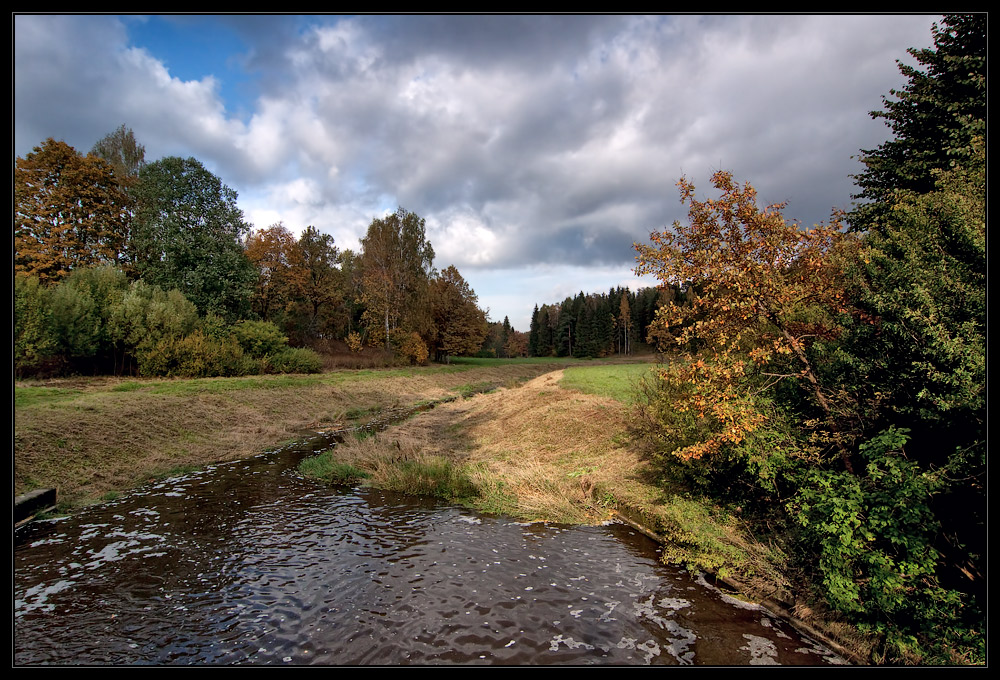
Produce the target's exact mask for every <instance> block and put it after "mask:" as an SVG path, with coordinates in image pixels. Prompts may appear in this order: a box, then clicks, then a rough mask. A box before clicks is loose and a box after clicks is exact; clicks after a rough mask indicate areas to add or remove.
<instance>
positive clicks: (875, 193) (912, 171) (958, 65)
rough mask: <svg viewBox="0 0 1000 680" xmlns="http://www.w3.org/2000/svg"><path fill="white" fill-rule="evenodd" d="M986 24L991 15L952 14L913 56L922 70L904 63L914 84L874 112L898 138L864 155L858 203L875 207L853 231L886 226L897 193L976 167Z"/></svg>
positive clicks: (927, 187)
mask: <svg viewBox="0 0 1000 680" xmlns="http://www.w3.org/2000/svg"><path fill="white" fill-rule="evenodd" d="M986 23H987V15H986V14H950V15H946V16H945V18H944V21H943V26H942V27H939V26H938V25H937V24H935V25H934V27H933V28H932V29H931V32H932V34H933V36H934V48H933V49H920V50H918V49H914V48H911V49H910V50H909V53H910V54H911V55H912V56H913V57H914V58H915V59H916V60H917V63H918V64H919V66H920V67H922V70H921V68H920V67H918V68H914V67H912V66H907V65H905V64H903V63H899V70H900V72H901V73H902V74H903V75H904V76H906V78H907V80H908V82H907V83H906V85H905V86H904V87H903V89H902V90H892V91H891V94H892V96H893V97H895V99H889V98H886V97H883V98H882V100H883V103H884V105H885V110H882V111H873V112H872V113H871V115H872V117H873V118H882V119H885V121H886V125H888V126H889V128H890V129H891V130H892V139H890V140H889V141H887V142H885V143H883V144H881V145H880V146H879V147H878V148H876V149H871V150H864V151H862V156H861V160H862V162H863V163H864V164H865V170H864V171H863V172H862V173H861V174H859V175H856V176H855V178H854V179H855V181H856V183H857V186H858V188H860V189H861V191H860V193H858V194H857V195H855V198H857V199H862V200H865V201H868V203H865V204H862V205H861V206H860V207H858V208H857V209H856V210H855V211H854V213H852V215H851V216H850V223H851V228H852V229H853V230H855V231H867V230H869V229H877V228H879V225H880V224H882V223H884V219H883V218H884V217H885V214H886V209H887V207H888V206H891V205H892V204H893V201H892V194H893V192H895V191H897V190H906V191H913V192H916V193H918V194H922V193H927V192H930V191H933V190H934V189H935V184H936V181H937V180H936V179H935V176H934V173H935V171H938V170H948V169H951V168H954V167H963V166H966V165H968V164H969V162H970V160H971V159H972V155H973V151H972V149H973V143H972V142H973V139H975V138H980V139H985V136H986Z"/></svg>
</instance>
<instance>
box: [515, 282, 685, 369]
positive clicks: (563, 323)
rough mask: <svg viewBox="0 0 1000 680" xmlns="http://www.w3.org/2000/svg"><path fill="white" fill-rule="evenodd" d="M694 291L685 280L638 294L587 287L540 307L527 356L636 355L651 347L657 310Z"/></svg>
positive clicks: (529, 338) (625, 289) (617, 289)
mask: <svg viewBox="0 0 1000 680" xmlns="http://www.w3.org/2000/svg"><path fill="white" fill-rule="evenodd" d="M688 294H689V289H688V287H685V286H682V285H679V284H672V285H667V286H664V287H663V288H662V289H657V288H641V289H639V290H638V291H637V292H635V293H633V292H632V291H631V290H629V289H628V288H621V287H618V288H612V289H611V290H610V291H608V293H606V294H605V293H590V294H587V295H585V294H584V293H583V292H582V291H581V292H580V293H579V294H577V295H576V297H568V298H566V299H565V300H563V301H562V302H561V303H558V304H554V305H548V304H543V305H542V306H541V307H539V306H538V305H535V309H534V311H533V312H532V314H531V326H530V329H529V331H528V338H527V348H526V349H527V354H528V356H533V357H548V356H557V357H570V356H571V357H577V358H596V357H606V356H611V355H615V354H623V355H624V354H632V353H634V351H635V350H636V348H638V347H641V346H645V341H646V337H647V335H648V330H649V326H650V324H651V323H652V321H653V319H654V318H655V315H656V309H657V308H658V307H659V306H660V305H661V304H664V303H665V302H667V301H670V300H676V301H678V302H680V303H683V302H684V301H685V300H686V299H687V297H688Z"/></svg>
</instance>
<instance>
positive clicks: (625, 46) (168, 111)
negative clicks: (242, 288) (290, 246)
mask: <svg viewBox="0 0 1000 680" xmlns="http://www.w3.org/2000/svg"><path fill="white" fill-rule="evenodd" d="M138 20H142V19H138ZM170 20H171V21H175V22H179V23H178V25H179V26H180V25H186V24H185V23H184V22H187V24H191V25H193V26H196V27H199V28H197V30H199V31H202V32H203V31H204V30H205V27H204V24H209V23H210V24H211V26H216V27H223V28H224V30H225V31H227V32H229V33H231V34H232V35H235V36H238V40H236V41H233V42H234V44H238V46H239V47H238V49H236V50H235V51H234V53H233V55H232V57H231V59H232V60H233V62H227V63H237V64H238V65H239V69H240V75H241V76H245V75H247V74H250V75H252V76H253V80H252V82H248V83H247V86H248V88H249V89H248V90H246V91H251V90H252V91H253V92H255V95H254V96H255V98H254V99H253V100H250V101H242V102H239V103H235V104H234V103H233V102H232V101H229V100H227V99H225V97H226V96H227V93H228V92H229V91H230V90H231V88H228V87H227V86H228V85H229V83H226V82H223V81H220V80H219V78H222V77H224V76H220V75H219V74H218V73H214V72H209V71H206V72H205V74H204V75H203V76H201V77H197V78H188V79H182V78H178V77H176V74H173V73H171V72H170V71H169V70H168V69H167V68H165V67H164V64H163V63H161V62H160V61H158V60H157V59H156V58H154V57H153V56H152V55H151V53H149V52H147V51H145V50H143V49H142V45H136V44H133V43H132V42H131V39H130V34H129V31H128V27H129V26H130V25H131V24H130V23H129V22H133V21H137V19H134V18H129V19H127V20H118V19H116V18H113V17H99V16H95V17H88V16H71V17H58V16H30V17H20V16H19V17H16V18H15V36H14V37H15V50H14V53H15V103H14V109H15V126H14V128H15V152H16V153H17V154H24V153H26V152H28V151H30V148H31V146H33V145H36V144H39V143H41V142H42V141H43V140H44V139H45V137H47V136H55V137H57V138H64V139H66V141H67V142H69V143H70V144H73V145H74V146H76V147H77V148H78V149H82V150H86V149H89V148H90V146H91V145H92V144H93V143H94V141H96V140H97V139H98V138H99V137H100V136H102V135H103V134H105V133H106V132H108V131H110V130H112V129H114V128H115V127H117V125H119V124H121V123H122V122H124V123H126V124H128V125H129V126H131V127H132V128H133V129H134V130H135V132H136V134H137V135H138V137H139V138H140V140H141V141H142V142H143V143H145V144H146V147H147V155H148V156H150V157H153V158H155V157H159V156H162V155H167V154H176V155H183V156H188V155H193V156H195V157H196V158H198V159H199V160H202V161H203V162H205V164H206V165H207V166H209V167H210V169H212V170H213V171H214V172H216V173H217V174H219V175H220V177H222V179H223V180H224V181H225V182H226V183H227V184H230V185H231V186H233V187H234V188H236V189H237V190H238V191H239V192H240V204H241V206H242V207H244V209H245V210H246V211H247V212H248V216H250V217H251V219H252V221H254V222H256V223H258V224H260V225H266V224H270V223H272V222H276V221H278V220H283V221H284V222H285V223H286V224H287V225H288V226H290V227H291V228H293V229H301V228H304V227H305V226H306V225H307V224H314V225H317V226H319V227H320V228H322V229H324V230H326V231H329V232H330V233H333V234H334V235H335V237H336V238H337V242H338V244H340V245H342V246H345V247H356V244H357V238H358V237H359V236H360V235H361V234H362V233H363V231H364V229H365V228H366V226H367V224H368V223H369V222H370V220H371V218H372V217H374V216H376V215H379V214H381V213H382V212H383V211H385V210H391V209H394V208H395V207H396V205H403V206H405V207H406V208H408V209H410V210H414V211H416V212H418V214H420V215H422V216H424V217H426V218H427V221H428V230H429V232H430V235H431V236H432V242H433V243H434V248H435V251H436V252H437V253H438V256H439V258H440V259H441V260H442V262H443V263H444V265H445V266H446V265H447V264H455V265H457V266H458V267H459V269H460V270H461V271H463V273H465V272H466V271H467V270H470V271H472V270H475V272H476V273H477V275H479V276H484V275H485V274H486V273H487V272H488V271H490V270H491V269H492V268H496V267H505V268H508V269H510V270H514V269H516V268H518V267H525V266H531V265H534V266H535V270H536V271H537V270H538V269H544V268H546V267H547V268H550V269H552V270H553V271H562V269H561V268H567V267H572V268H573V270H572V271H573V272H576V273H574V274H573V276H577V275H578V272H580V271H584V269H583V268H584V267H587V266H593V267H595V268H596V269H600V270H601V272H602V275H603V276H605V277H608V276H611V274H610V273H609V272H610V269H609V268H614V267H618V268H619V270H620V271H621V272H622V276H623V277H625V276H627V275H628V271H629V269H630V268H631V266H632V265H633V258H634V251H633V249H632V242H633V241H634V240H639V241H645V240H646V239H647V238H648V236H649V232H650V231H651V230H653V229H660V228H663V227H666V226H668V225H669V224H670V223H671V222H672V221H673V220H675V219H684V218H685V209H684V207H683V206H682V205H681V204H680V202H679V200H678V194H677V190H676V187H675V183H676V181H677V180H678V179H679V178H680V177H681V176H682V175H686V176H687V177H688V178H689V179H691V180H692V181H693V182H694V183H695V185H696V186H697V187H698V193H699V195H701V196H705V195H708V194H709V193H710V191H709V190H710V186H709V179H708V178H709V177H710V175H711V173H712V172H713V171H715V170H721V169H728V170H731V171H732V172H733V173H734V176H735V177H736V178H737V179H738V180H740V181H747V180H749V181H751V182H752V183H753V185H754V186H755V187H756V188H757V189H758V191H759V196H760V199H761V202H762V203H771V202H782V201H787V202H788V204H789V205H788V208H787V210H786V216H788V217H789V218H793V219H799V220H801V221H803V222H804V223H806V224H807V225H808V224H811V223H813V222H819V221H823V220H826V219H827V218H828V217H829V215H830V211H831V209H832V208H834V207H849V204H850V195H851V193H852V192H853V187H852V184H851V179H850V175H851V173H856V172H858V171H859V170H860V165H859V164H858V162H857V161H856V160H852V159H851V156H852V155H855V154H857V153H858V150H859V149H864V148H873V147H875V146H877V145H878V144H879V143H880V142H881V141H882V140H884V139H885V138H886V137H887V135H888V130H887V129H886V128H885V127H884V126H883V125H882V124H881V123H880V122H878V121H872V120H871V119H870V118H869V116H868V112H869V110H871V109H875V108H879V107H880V105H881V96H882V95H884V94H887V93H888V92H889V90H890V89H891V88H892V87H898V86H899V85H900V84H901V82H902V77H901V76H900V75H899V74H898V71H897V69H896V65H895V61H894V60H895V59H897V58H902V59H904V60H905V59H906V57H907V55H906V52H905V50H906V48H907V47H910V46H918V47H919V46H924V45H927V44H929V43H930V40H931V38H930V31H929V28H930V24H931V21H933V17H919V16H918V17H914V16H905V15H899V16H876V15H871V16H846V15H837V16H813V15H807V16H708V17H698V16H678V17H673V16H655V17H641V16H611V17H603V16H525V17H518V16H499V17H489V16H401V17H386V16H360V17H358V16H349V17H334V16H323V17H285V16H275V17H272V16H252V15H251V16H224V17H219V18H208V17H177V18H171V19H170ZM199 22H201V23H199ZM206 68H207V67H206ZM566 271H569V270H568V269H566ZM484 280H485V279H484ZM566 285H567V286H570V284H568V283H567V284H566ZM570 287H572V288H581V287H582V288H585V289H586V288H587V284H586V282H585V281H581V282H580V283H579V284H576V283H574V284H573V285H572V286H570ZM480 294H481V296H482V297H483V298H484V300H485V302H486V304H489V298H488V293H486V292H484V291H480ZM537 299H538V300H539V301H542V302H545V301H552V300H551V299H549V298H548V297H547V296H546V294H545V293H539V294H538V295H537ZM512 318H513V317H512Z"/></svg>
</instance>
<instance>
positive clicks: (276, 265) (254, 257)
mask: <svg viewBox="0 0 1000 680" xmlns="http://www.w3.org/2000/svg"><path fill="white" fill-rule="evenodd" d="M245 251H246V256H247V259H248V260H250V261H251V262H252V263H253V264H254V267H256V269H257V285H256V286H255V289H254V297H253V309H254V311H255V312H257V313H258V314H259V315H260V317H261V318H262V319H264V320H265V321H273V320H274V319H275V317H276V315H277V314H279V313H280V312H282V311H284V310H285V309H286V308H287V306H288V305H289V304H291V302H292V300H294V299H295V297H296V296H297V295H298V294H299V291H300V289H301V288H302V287H303V286H304V285H305V283H306V272H305V270H304V266H303V257H302V251H301V249H300V248H299V244H298V241H297V240H296V239H295V236H294V235H293V234H292V232H290V231H289V230H288V229H287V228H286V227H285V226H284V225H283V224H282V223H281V222H278V223H277V224H272V225H271V226H269V227H268V228H266V229H259V230H257V231H255V232H253V233H252V234H250V236H249V237H248V238H247V242H246V245H245Z"/></svg>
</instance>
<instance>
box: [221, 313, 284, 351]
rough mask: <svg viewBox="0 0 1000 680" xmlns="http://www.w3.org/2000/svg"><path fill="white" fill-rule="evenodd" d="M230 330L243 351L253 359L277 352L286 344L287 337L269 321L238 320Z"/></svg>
mask: <svg viewBox="0 0 1000 680" xmlns="http://www.w3.org/2000/svg"><path fill="white" fill-rule="evenodd" d="M231 330H232V334H233V336H234V337H235V338H236V340H237V341H238V342H239V343H240V347H242V348H243V351H244V352H246V354H247V356H250V357H253V358H254V359H260V358H263V357H266V356H270V355H272V354H277V353H278V352H281V351H283V350H284V349H285V348H286V347H287V346H288V338H286V337H285V336H284V335H283V334H282V332H281V329H279V328H278V327H277V326H275V325H274V324H273V323H271V322H270V321H240V322H239V323H237V324H234V325H233V327H232V329H231Z"/></svg>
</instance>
